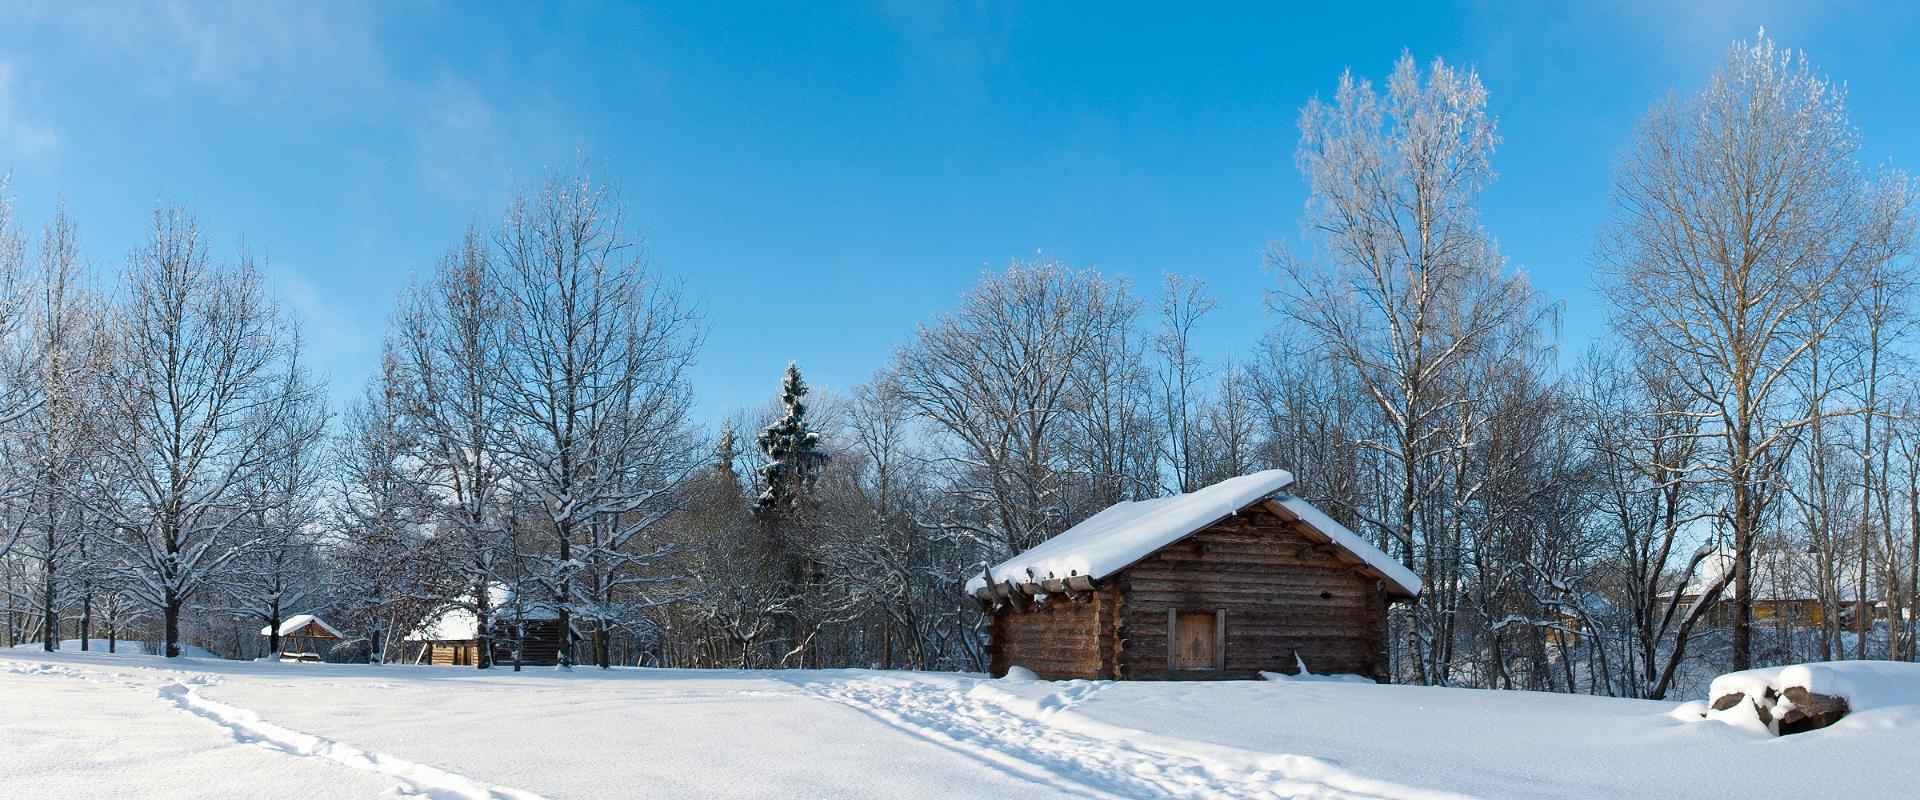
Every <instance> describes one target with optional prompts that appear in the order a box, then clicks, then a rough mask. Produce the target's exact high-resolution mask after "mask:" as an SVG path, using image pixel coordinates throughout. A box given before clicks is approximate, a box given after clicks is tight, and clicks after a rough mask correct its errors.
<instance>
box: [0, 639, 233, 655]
mask: <svg viewBox="0 0 1920 800" xmlns="http://www.w3.org/2000/svg"><path fill="white" fill-rule="evenodd" d="M109 645H111V646H112V648H113V653H112V654H113V655H131V656H140V655H146V653H147V646H146V645H145V644H142V643H140V642H134V641H128V640H126V639H121V640H120V641H117V642H108V641H107V640H105V639H88V640H87V651H86V652H91V653H100V654H101V655H109V653H107V648H108V646H109ZM13 649H15V650H39V651H41V652H45V650H46V648H45V646H43V645H42V644H41V643H39V642H23V643H21V644H16V645H14V646H13ZM60 649H61V650H62V651H64V652H74V653H78V652H81V650H80V640H79V639H61V640H60ZM156 649H157V648H156ZM180 653H181V655H186V656H193V657H195V658H219V656H216V655H214V654H213V653H212V651H209V650H207V649H206V648H204V647H194V646H193V645H181V646H180Z"/></svg>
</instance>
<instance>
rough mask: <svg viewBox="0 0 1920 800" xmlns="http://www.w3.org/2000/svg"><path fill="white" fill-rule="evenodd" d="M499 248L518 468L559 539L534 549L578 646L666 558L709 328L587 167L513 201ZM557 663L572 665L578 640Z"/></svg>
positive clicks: (601, 652)
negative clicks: (703, 329) (694, 378)
mask: <svg viewBox="0 0 1920 800" xmlns="http://www.w3.org/2000/svg"><path fill="white" fill-rule="evenodd" d="M495 242H496V248H497V249H496V253H495V268H494V269H493V271H492V273H491V274H492V275H494V276H495V280H497V281H498V289H499V293H500V298H501V303H502V308H503V311H504V314H505V318H506V326H505V335H504V337H503V344H502V350H501V358H500V364H501V373H500V379H499V380H498V382H497V385H496V390H495V391H496V397H497V398H498V401H499V403H500V404H501V405H502V407H503V411H504V413H505V415H506V418H507V419H506V424H505V430H506V431H507V436H506V437H505V441H504V443H503V447H504V449H505V450H506V452H508V453H509V459H508V463H507V472H508V475H509V476H510V479H511V480H512V481H513V483H514V484H515V485H516V487H517V488H518V490H519V491H521V492H523V493H524V495H525V497H524V500H525V501H527V502H528V503H530V504H533V505H534V506H535V507H536V508H537V509H538V510H537V512H536V516H537V521H536V522H535V523H534V526H535V529H536V530H538V531H540V532H542V533H543V534H545V535H546V537H547V539H548V541H549V542H550V543H551V545H552V546H551V548H549V549H545V550H538V551H528V552H527V553H525V555H526V556H527V557H528V559H529V563H531V564H534V565H535V566H534V568H532V569H531V570H530V572H531V576H532V577H533V578H534V579H535V580H537V581H538V582H539V583H540V584H541V585H542V586H543V587H544V588H545V590H546V591H545V594H546V595H547V596H548V597H550V598H551V599H552V602H553V603H555V604H556V605H557V606H558V612H559V617H560V628H561V630H562V631H563V632H566V635H567V636H568V637H569V639H571V638H572V636H573V635H574V634H573V631H574V630H576V628H575V625H574V623H575V620H576V617H578V616H580V614H578V613H576V612H585V613H584V615H585V616H586V617H588V618H590V619H592V620H593V621H594V623H595V629H596V631H606V630H607V629H608V627H609V626H610V625H611V624H613V620H612V619H611V616H612V615H613V614H614V611H615V609H614V608H612V605H611V604H612V602H613V599H614V598H613V593H614V592H615V591H616V590H618V589H619V588H620V587H621V586H622V585H626V584H628V583H629V582H630V581H634V580H645V579H646V576H644V574H643V573H644V572H646V571H647V570H646V567H647V563H648V562H649V561H650V560H651V559H652V558H654V557H656V556H658V555H659V553H658V551H657V549H656V548H654V547H651V546H649V544H648V543H646V542H645V539H644V537H645V535H646V534H647V532H648V531H649V530H650V529H651V528H652V527H653V526H654V525H655V524H656V523H658V522H659V521H660V520H661V519H662V518H663V517H664V516H665V515H666V514H667V513H668V512H669V511H670V510H671V507H670V506H671V502H672V500H673V497H674V493H673V490H674V488H675V486H676V485H677V484H678V482H679V481H680V480H681V479H682V478H683V477H685V475H686V474H687V473H688V472H689V471H690V470H692V469H694V468H695V467H696V466H697V465H698V464H699V462H700V459H699V456H698V451H697V444H696V441H695V438H694V437H693V436H692V435H691V433H690V430H689V427H688V425H687V417H688V414H689V411H690V408H691V403H692V401H691V396H690V394H689V390H688V384H687V378H686V369H687V367H688V365H689V364H690V363H691V362H692V360H693V357H694V354H695V352H696V351H697V349H698V344H699V332H698V330H697V322H698V320H697V319H696V317H695V316H694V315H693V314H692V312H690V311H689V310H688V309H687V308H685V307H684V306H683V305H682V303H681V302H680V297H679V293H678V291H677V290H676V289H675V287H674V286H673V285H672V284H670V283H668V282H666V281H665V280H663V279H660V278H658V277H656V276H655V275H654V274H653V273H651V272H650V271H649V270H648V269H647V268H646V265H645V263H644V261H643V260H642V259H641V256H640V250H639V244H638V242H637V241H636V240H634V239H633V238H632V237H631V235H630V234H629V233H628V232H627V231H625V230H624V229H623V222H622V220H621V217H620V204H619V200H618V197H617V196H616V194H615V193H614V192H613V190H612V189H611V188H610V187H608V186H605V185H603V184H600V183H596V182H595V181H593V180H592V179H591V178H589V177H588V176H587V175H586V174H585V173H584V171H581V172H577V173H575V174H570V175H562V176H556V177H554V178H552V179H550V180H549V181H548V182H547V183H546V185H545V186H544V187H542V188H541V189H540V191H539V192H538V193H537V194H531V195H525V196H522V197H520V198H518V199H516V200H515V201H514V203H513V205H512V207H511V209H510V210H509V211H508V213H507V215H506V218H505V219H504V220H503V221H502V223H501V227H500V230H499V232H498V233H497V234H496V236H495ZM604 644H605V638H604V637H602V636H599V635H596V638H595V651H596V659H597V660H600V662H601V665H602V666H605V665H606V661H605V658H604V656H605V648H604ZM560 659H561V664H560V666H561V667H562V668H563V669H564V668H571V666H572V664H573V648H572V646H571V642H569V643H568V644H567V645H566V646H563V647H561V648H560Z"/></svg>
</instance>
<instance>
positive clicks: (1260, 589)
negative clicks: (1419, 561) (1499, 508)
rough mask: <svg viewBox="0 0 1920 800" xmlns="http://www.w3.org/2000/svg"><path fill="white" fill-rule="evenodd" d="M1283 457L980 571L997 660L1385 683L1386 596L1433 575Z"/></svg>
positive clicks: (1054, 674) (996, 668)
mask: <svg viewBox="0 0 1920 800" xmlns="http://www.w3.org/2000/svg"><path fill="white" fill-rule="evenodd" d="M1292 483H1293V476H1292V475H1290V474H1288V473H1287V472H1285V471H1283V470H1268V471H1266V472H1259V473H1255V474H1252V475H1245V476H1242V477H1238V478H1233V479H1230V480H1226V481H1222V482H1220V483H1217V484H1214V485H1212V486H1208V487H1205V488H1203V489H1200V490H1198V491H1195V492H1191V493H1188V494H1182V495H1175V496H1173V497H1164V498H1159V499H1155V500H1145V501H1140V502H1128V503H1120V504H1118V505H1115V506H1113V507H1111V508H1108V509H1106V510H1105V511H1102V512H1100V513H1098V514H1095V515H1094V516H1092V517H1090V518H1088V519H1087V520H1086V521H1084V522H1081V523H1080V524H1078V525H1075V526H1073V527H1072V528H1070V529H1068V530H1067V531H1066V532H1064V533H1062V534H1060V535H1058V536H1055V537H1053V538H1052V539H1049V540H1047V541H1046V542H1043V543H1041V544H1040V545H1038V546H1036V547H1034V548H1033V549H1031V550H1028V551H1027V552H1025V553H1021V554H1019V555H1016V556H1014V557H1013V558H1010V559H1008V560H1006V561H1005V562H1002V563H1000V564H997V565H995V566H993V567H992V568H991V569H989V570H988V571H987V572H986V573H985V574H983V575H979V576H976V577H975V578H973V580H971V581H969V582H968V584H967V587H966V590H967V593H968V594H970V595H972V596H973V597H974V598H975V599H977V600H978V601H979V602H980V603H981V605H982V607H983V608H984V609H985V610H986V611H987V612H988V613H989V614H991V615H992V621H991V626H990V628H989V635H990V639H991V641H990V643H989V644H988V647H987V650H988V653H989V654H990V656H991V659H992V663H991V670H992V672H993V674H994V675H995V676H999V675H1004V674H1006V672H1007V670H1008V669H1009V668H1011V667H1014V666H1019V667H1023V668H1026V669H1029V670H1032V671H1033V672H1034V673H1036V674H1038V675H1039V676H1040V677H1042V678H1048V679H1067V678H1096V679H1136V680H1137V679H1147V680H1217V679H1226V678H1254V677H1257V676H1258V675H1259V673H1261V672H1287V673H1294V672H1297V671H1298V670H1299V668H1300V666H1301V665H1303V664H1304V665H1305V667H1306V669H1308V670H1309V671H1311V672H1314V673H1319V674H1331V673H1345V674H1355V675H1364V676H1368V677H1371V678H1374V679H1375V680H1379V681H1383V682H1384V681H1386V680H1387V679H1388V677H1389V671H1388V662H1387V607H1388V606H1389V605H1390V604H1392V603H1394V602H1399V601H1404V600H1411V599H1413V598H1414V597H1416V596H1418V595H1419V593H1420V579H1419V578H1418V577H1416V576H1414V574H1413V573H1412V572H1410V571H1408V570H1407V569H1406V568H1405V567H1403V566H1401V564H1400V563H1399V562H1397V561H1394V560H1393V559H1392V558H1389V557H1388V556H1387V555H1386V554H1385V553H1383V552H1381V551H1380V549H1379V548H1377V547H1375V546H1373V545H1372V544H1370V543H1368V542H1367V541H1366V540H1364V539H1362V538H1361V537H1360V536H1358V535H1356V534H1355V533H1353V532H1352V531H1350V530H1347V528H1346V527H1345V526H1342V525H1341V524H1340V523H1338V522H1335V521H1334V520H1333V519H1332V518H1331V517H1328V516H1327V515H1326V514H1324V513H1321V511H1320V510H1319V509H1316V508H1314V507H1313V506H1311V505H1308V504H1307V503H1306V502H1305V501H1303V500H1301V499H1299V498H1297V497H1290V496H1287V495H1284V494H1281V492H1282V490H1284V489H1286V488H1287V487H1288V486H1289V485H1291V484H1292Z"/></svg>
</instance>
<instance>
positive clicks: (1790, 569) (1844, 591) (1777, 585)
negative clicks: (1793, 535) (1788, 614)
mask: <svg viewBox="0 0 1920 800" xmlns="http://www.w3.org/2000/svg"><path fill="white" fill-rule="evenodd" d="M1820 557H1821V556H1820V554H1819V553H1817V552H1810V551H1806V550H1789V549H1766V550H1755V551H1754V553H1753V574H1752V580H1753V599H1755V600H1761V601H1779V600H1817V599H1819V598H1820ZM1722 575H1724V576H1726V581H1727V588H1726V589H1724V590H1722V591H1721V592H1720V597H1721V599H1723V600H1733V599H1738V597H1739V595H1736V594H1735V593H1734V591H1733V550H1732V549H1731V548H1724V547H1723V548H1720V549H1718V550H1715V551H1714V552H1713V553H1711V554H1709V555H1708V556H1707V557H1706V559H1705V560H1704V561H1701V562H1700V570H1699V571H1698V572H1696V573H1694V576H1693V580H1691V581H1688V582H1687V587H1686V588H1685V589H1682V590H1681V592H1680V593H1681V596H1683V597H1698V596H1700V595H1701V594H1704V593H1705V592H1706V590H1707V587H1709V586H1712V585H1713V583H1714V582H1715V581H1718V580H1720V578H1721V576H1722ZM1875 577H1877V576H1875ZM1833 583H1834V596H1835V599H1837V600H1841V601H1847V600H1857V599H1859V597H1860V591H1859V586H1860V576H1859V574H1858V573H1857V572H1855V571H1854V570H1851V569H1844V568H1842V569H1835V570H1834V571H1833ZM1876 584H1877V581H1871V579H1870V582H1869V583H1868V584H1867V599H1868V600H1869V601H1878V600H1879V599H1880V587H1879V586H1878V585H1876Z"/></svg>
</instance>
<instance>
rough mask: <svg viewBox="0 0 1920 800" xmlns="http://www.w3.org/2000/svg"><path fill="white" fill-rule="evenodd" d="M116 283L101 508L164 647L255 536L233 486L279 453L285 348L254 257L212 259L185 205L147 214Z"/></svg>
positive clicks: (172, 644)
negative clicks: (117, 308) (188, 609)
mask: <svg viewBox="0 0 1920 800" xmlns="http://www.w3.org/2000/svg"><path fill="white" fill-rule="evenodd" d="M125 281H126V292H127V300H126V304H125V307H124V308H123V309H122V311H121V313H120V324H119V329H120V342H119V344H120V347H119V352H118V353H117V357H116V359H115V363H114V365H113V368H112V375H111V376H110V385H111V386H112V387H113V393H112V396H111V397H110V398H109V399H108V403H107V413H109V414H112V415H114V416H116V417H117V418H119V419H120V420H121V421H122V422H123V423H124V424H123V425H122V426H118V427H116V428H115V429H114V430H115V439H114V440H113V441H112V442H110V443H109V445H108V447H107V448H106V452H107V453H108V457H109V459H110V462H111V465H110V468H109V469H108V470H107V475H106V476H105V477H106V479H107V480H108V481H110V485H109V486H106V487H103V488H104V490H105V491H104V492H103V494H105V495H107V496H110V497H112V498H113V500H114V502H111V503H108V504H106V507H105V508H103V509H101V511H102V512H103V514H102V516H105V517H107V518H109V519H111V523H112V525H113V526H114V527H115V528H116V529H117V531H118V532H119V536H117V537H115V541H116V546H117V548H118V550H119V553H120V561H121V563H122V572H123V573H124V575H125V576H126V577H127V579H128V580H127V589H128V591H129V593H130V594H131V595H132V596H134V597H136V598H138V599H139V600H140V601H141V602H143V603H145V604H147V605H148V606H149V607H151V608H154V609H156V610H158V611H159V612H160V613H161V615H162V624H163V626H164V636H165V641H166V655H167V657H169V658H172V657H177V656H179V655H180V611H181V609H182V608H183V607H184V606H185V605H186V603H187V602H188V600H189V599H190V598H192V597H193V596H194V595H195V594H196V593H197V592H199V591H200V590H201V589H202V588H204V587H205V585H206V584H207V583H208V582H210V581H213V580H215V579H217V578H218V577H219V576H220V574H221V572H222V569H223V568H224V567H225V566H226V565H227V563H228V562H229V561H231V560H233V559H234V558H236V557H238V556H239V555H240V554H242V553H244V552H246V550H247V549H248V548H249V547H251V546H252V545H253V544H254V543H255V542H254V540H253V539H252V538H250V537H247V536H245V535H244V534H243V532H244V531H245V530H246V526H245V525H244V522H245V521H246V520H247V519H248V518H249V512H250V511H251V507H250V503H249V502H248V500H249V498H248V496H247V494H246V492H245V491H243V487H244V484H245V482H246V480H247V478H248V476H249V475H251V474H252V473H253V472H254V471H255V470H258V469H260V468H261V467H262V465H264V464H266V463H268V462H270V461H271V460H272V459H273V458H274V457H275V455H276V453H275V442H274V440H273V436H272V432H273V428H274V426H273V424H272V423H273V420H274V418H275V416H276V415H277V414H279V413H280V412H282V411H284V410H285V408H286V401H287V399H288V398H287V397H286V396H285V395H284V394H283V393H282V392H281V391H280V389H281V388H282V384H281V382H280V380H279V372H278V369H277V368H278V365H279V364H280V363H281V361H282V359H283V357H284V355H285V352H286V345H285V343H284V342H283V341H282V340H281V339H280V337H279V336H278V329H279V327H280V319H279V315H278V314H277V313H276V312H275V310H274V308H273V307H272V306H271V305H270V304H269V303H268V302H267V299H266V296H265V293H264V292H263V291H262V289H261V286H260V280H259V277H258V275H257V273H255V272H254V270H253V266H252V263H251V261H250V260H248V259H246V258H244V257H243V258H242V260H241V261H240V263H239V264H238V265H236V266H231V267H224V266H216V265H215V264H213V263H212V262H211V261H210V259H209V257H208V254H207V248H206V244H205V243H204V242H203V241H202V240H201V236H200V230H199V226H198V224H197V223H196V222H195V220H194V218H193V217H192V215H190V214H189V213H187V212H186V211H185V210H184V209H181V208H177V207H172V208H163V209H160V210H158V211H156V212H155V213H154V218H153V227H152V230H151V233H150V238H149V239H148V241H147V243H146V244H145V245H143V246H142V247H141V248H140V249H138V250H136V251H135V252H134V253H133V255H131V256H130V257H129V258H128V260H127V267H126V272H125Z"/></svg>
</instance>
